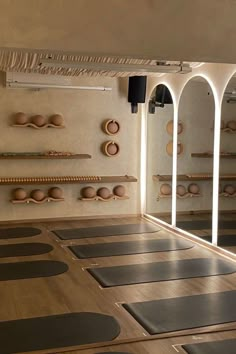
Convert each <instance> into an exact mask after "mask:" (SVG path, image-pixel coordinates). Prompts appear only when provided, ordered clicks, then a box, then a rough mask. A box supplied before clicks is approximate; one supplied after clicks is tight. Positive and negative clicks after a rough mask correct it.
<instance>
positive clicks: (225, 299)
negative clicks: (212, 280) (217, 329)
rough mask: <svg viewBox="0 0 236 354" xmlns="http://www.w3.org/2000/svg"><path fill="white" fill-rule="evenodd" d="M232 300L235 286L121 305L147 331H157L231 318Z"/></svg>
mask: <svg viewBox="0 0 236 354" xmlns="http://www.w3.org/2000/svg"><path fill="white" fill-rule="evenodd" d="M235 303H236V290H234V291H227V292H221V293H212V294H204V295H194V296H184V297H176V298H170V299H162V300H153V301H146V302H136V303H133V304H124V305H123V306H124V308H125V309H126V310H127V311H128V312H129V313H130V314H131V315H132V316H133V317H134V318H135V319H136V320H137V321H138V322H139V323H140V325H141V326H143V327H144V328H145V329H146V331H147V332H148V333H150V334H159V333H168V332H175V331H181V330H184V329H192V328H198V327H205V326H212V325H217V324H221V323H228V322H234V321H236V311H235ZM204 354H205V353H204Z"/></svg>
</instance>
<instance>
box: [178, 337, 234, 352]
mask: <svg viewBox="0 0 236 354" xmlns="http://www.w3.org/2000/svg"><path fill="white" fill-rule="evenodd" d="M182 347H183V348H184V350H185V351H186V352H187V353H188V354H223V353H225V354H235V353H236V339H227V340H219V341H215V342H203V343H198V344H186V345H182Z"/></svg>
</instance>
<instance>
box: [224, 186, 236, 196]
mask: <svg viewBox="0 0 236 354" xmlns="http://www.w3.org/2000/svg"><path fill="white" fill-rule="evenodd" d="M224 192H225V193H227V194H229V195H232V194H234V192H235V188H234V186H233V185H232V184H226V185H225V186H224Z"/></svg>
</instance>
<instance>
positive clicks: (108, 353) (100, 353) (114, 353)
mask: <svg viewBox="0 0 236 354" xmlns="http://www.w3.org/2000/svg"><path fill="white" fill-rule="evenodd" d="M94 354H131V353H127V352H99V353H94Z"/></svg>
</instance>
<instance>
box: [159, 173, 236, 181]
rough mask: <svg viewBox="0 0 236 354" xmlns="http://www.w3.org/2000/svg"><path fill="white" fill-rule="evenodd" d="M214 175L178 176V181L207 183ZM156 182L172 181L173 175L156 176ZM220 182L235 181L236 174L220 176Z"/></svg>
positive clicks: (193, 174) (194, 174)
mask: <svg viewBox="0 0 236 354" xmlns="http://www.w3.org/2000/svg"><path fill="white" fill-rule="evenodd" d="M212 179H213V175H212V173H192V174H186V175H177V180H178V181H205V180H206V181H207V180H212ZM153 180H154V181H161V182H164V181H166V182H167V181H172V175H154V176H153ZM220 180H222V181H235V180H236V174H227V175H220Z"/></svg>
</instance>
